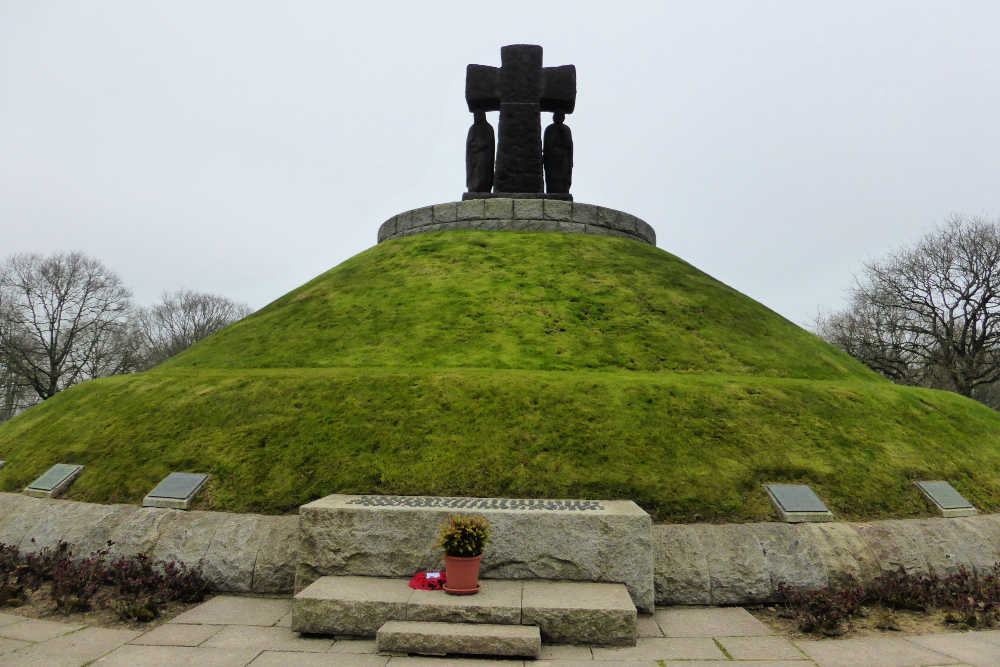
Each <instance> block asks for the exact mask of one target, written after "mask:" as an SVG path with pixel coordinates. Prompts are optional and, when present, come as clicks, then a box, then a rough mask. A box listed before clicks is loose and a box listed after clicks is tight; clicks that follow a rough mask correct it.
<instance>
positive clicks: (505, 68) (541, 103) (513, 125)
mask: <svg viewBox="0 0 1000 667" xmlns="http://www.w3.org/2000/svg"><path fill="white" fill-rule="evenodd" d="M500 62H501V67H499V68H497V67H489V66H486V65H469V67H468V69H467V70H466V75H465V101H466V102H467V103H468V105H469V111H472V112H476V111H496V110H498V109H499V111H500V129H499V134H500V139H499V143H498V145H497V158H496V174H495V177H494V179H493V183H494V188H493V189H494V192H497V193H501V192H504V193H539V194H541V193H542V192H544V191H543V189H542V185H543V181H542V125H541V120H540V117H539V114H540V112H541V111H553V112H559V113H564V114H566V113H572V112H573V108H574V106H575V105H576V67H574V66H573V65H564V66H562V67H542V47H540V46H534V45H530V44H514V45H511V46H504V47H502V48H501V49H500Z"/></svg>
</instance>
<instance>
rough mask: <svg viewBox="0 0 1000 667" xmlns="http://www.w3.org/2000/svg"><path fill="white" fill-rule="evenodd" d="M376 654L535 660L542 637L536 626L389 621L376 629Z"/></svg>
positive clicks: (540, 646)
mask: <svg viewBox="0 0 1000 667" xmlns="http://www.w3.org/2000/svg"><path fill="white" fill-rule="evenodd" d="M376 643H377V645H378V650H379V651H380V652H388V653H419V654H423V655H447V654H457V655H490V656H494V655H495V656H500V655H503V656H529V657H532V658H534V657H537V656H538V653H539V652H540V651H541V648H542V637H541V634H540V633H539V632H538V628H537V627H536V626H531V627H529V626H526V625H497V624H494V623H438V622H433V621H389V622H388V623H386V624H385V625H383V626H382V627H380V628H379V629H378V634H377V636H376Z"/></svg>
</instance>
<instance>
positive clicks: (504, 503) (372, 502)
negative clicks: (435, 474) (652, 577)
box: [347, 496, 604, 512]
mask: <svg viewBox="0 0 1000 667" xmlns="http://www.w3.org/2000/svg"><path fill="white" fill-rule="evenodd" d="M347 504H348V505H363V506H365V507H426V508H434V507H441V508H447V509H461V510H477V509H479V510H522V511H537V510H542V511H550V512H559V511H570V512H586V511H602V510H604V505H602V504H601V503H600V501H597V500H546V499H543V498H529V499H512V498H439V497H432V496H361V497H359V498H353V499H351V500H348V501H347Z"/></svg>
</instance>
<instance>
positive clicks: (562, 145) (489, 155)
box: [465, 111, 573, 194]
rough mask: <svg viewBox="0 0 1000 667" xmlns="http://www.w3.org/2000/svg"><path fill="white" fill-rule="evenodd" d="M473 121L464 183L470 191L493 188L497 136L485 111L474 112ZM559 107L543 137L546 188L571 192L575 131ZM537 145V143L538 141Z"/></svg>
mask: <svg viewBox="0 0 1000 667" xmlns="http://www.w3.org/2000/svg"><path fill="white" fill-rule="evenodd" d="M473 115H474V118H475V120H474V122H473V124H472V127H470V128H469V136H468V138H467V139H466V140H465V184H466V187H467V188H468V190H469V192H491V191H492V190H493V160H494V143H495V137H494V134H493V127H492V126H491V125H490V124H489V123H488V122H486V112H485V111H475V112H473ZM565 118H566V115H565V114H564V113H562V112H560V111H557V112H555V113H553V114H552V124H551V125H549V126H548V127H547V128H545V135H544V137H543V139H542V166H543V167H544V169H545V192H547V193H549V194H569V186H570V183H571V182H572V180H573V133H572V132H570V129H569V127H567V126H566V125H565V124H564V123H563V120H564V119H565ZM536 145H537V144H536Z"/></svg>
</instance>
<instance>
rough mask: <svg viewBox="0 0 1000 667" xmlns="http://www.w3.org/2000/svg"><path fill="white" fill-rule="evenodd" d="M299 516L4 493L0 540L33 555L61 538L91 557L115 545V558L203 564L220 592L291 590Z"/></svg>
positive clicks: (0, 506) (0, 502) (0, 500)
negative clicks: (135, 556)
mask: <svg viewBox="0 0 1000 667" xmlns="http://www.w3.org/2000/svg"><path fill="white" fill-rule="evenodd" d="M298 523H299V518H298V517H297V516H263V515H260V514H228V513H225V512H198V511H193V512H184V511H180V510H172V509H161V508H157V507H137V506H135V505H95V504H93V503H78V502H73V501H69V500H49V499H40V498H30V497H28V496H24V495H21V494H17V493H0V542H3V543H5V544H13V545H15V546H17V547H18V548H19V549H20V550H21V551H24V552H34V551H38V550H40V549H42V548H44V547H51V546H55V545H56V544H58V543H59V541H60V540H62V541H65V542H69V543H70V544H73V545H74V546H75V547H76V552H77V553H78V554H80V555H89V554H90V553H91V552H93V551H96V550H97V549H100V548H101V547H103V546H104V545H105V544H107V542H108V541H109V540H110V541H112V542H114V545H113V546H112V549H111V552H112V554H113V555H125V556H128V555H133V554H136V553H140V552H144V553H147V554H149V555H150V556H151V557H153V558H154V559H157V560H166V561H171V560H175V561H179V562H182V563H185V564H187V565H192V566H193V565H196V564H201V568H202V573H203V574H204V575H205V578H206V579H208V581H209V582H210V583H211V584H212V586H213V587H214V588H215V589H216V590H220V591H233V592H245V593H249V592H253V593H288V592H291V590H292V585H293V582H294V579H295V564H296V560H297V559H296V551H297V546H298Z"/></svg>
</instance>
